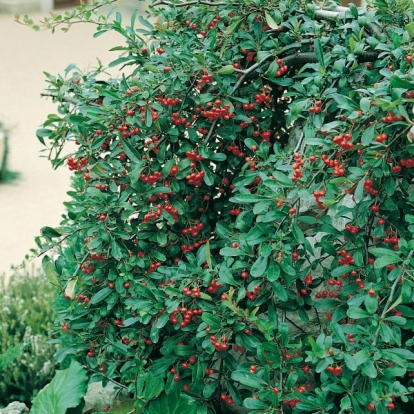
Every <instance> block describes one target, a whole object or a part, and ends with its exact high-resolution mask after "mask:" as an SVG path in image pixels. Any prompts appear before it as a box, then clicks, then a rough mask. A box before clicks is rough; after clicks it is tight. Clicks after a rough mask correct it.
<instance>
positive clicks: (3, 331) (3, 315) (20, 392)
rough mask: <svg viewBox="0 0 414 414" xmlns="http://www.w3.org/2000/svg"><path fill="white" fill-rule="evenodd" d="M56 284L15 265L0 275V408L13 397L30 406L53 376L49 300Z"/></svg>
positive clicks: (39, 273) (51, 301) (53, 297)
mask: <svg viewBox="0 0 414 414" xmlns="http://www.w3.org/2000/svg"><path fill="white" fill-rule="evenodd" d="M56 296H57V295H56V288H55V287H53V286H52V285H51V284H50V283H49V282H48V281H47V280H46V279H45V277H44V275H43V274H42V273H41V271H38V272H34V271H32V270H30V271H29V270H28V269H27V268H24V269H15V270H14V271H13V274H12V276H11V277H10V280H9V283H8V284H7V286H5V284H4V275H2V277H1V279H0V310H1V312H0V378H1V381H0V408H2V407H5V406H7V405H8V404H9V403H11V402H13V401H21V402H24V403H25V404H26V405H28V406H30V404H31V400H32V398H33V397H34V396H35V395H36V394H37V393H38V392H39V390H40V389H42V388H43V387H44V386H45V385H46V384H47V383H48V382H49V381H50V380H51V379H52V377H53V374H54V370H55V369H54V365H55V364H54V361H53V354H54V353H55V352H56V348H55V346H54V345H52V344H49V343H48V341H49V340H51V339H52V329H53V318H55V317H56V312H55V310H54V306H53V305H52V304H53V302H54V301H55V300H56Z"/></svg>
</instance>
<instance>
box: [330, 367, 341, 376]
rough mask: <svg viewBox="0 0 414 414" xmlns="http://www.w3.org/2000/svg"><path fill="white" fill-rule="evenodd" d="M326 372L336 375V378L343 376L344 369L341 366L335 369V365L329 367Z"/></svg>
mask: <svg viewBox="0 0 414 414" xmlns="http://www.w3.org/2000/svg"><path fill="white" fill-rule="evenodd" d="M326 370H327V371H328V372H330V373H331V374H332V375H334V376H335V377H337V376H339V375H341V374H342V368H341V367H340V366H336V367H334V366H333V365H329V366H328V367H327V368H326Z"/></svg>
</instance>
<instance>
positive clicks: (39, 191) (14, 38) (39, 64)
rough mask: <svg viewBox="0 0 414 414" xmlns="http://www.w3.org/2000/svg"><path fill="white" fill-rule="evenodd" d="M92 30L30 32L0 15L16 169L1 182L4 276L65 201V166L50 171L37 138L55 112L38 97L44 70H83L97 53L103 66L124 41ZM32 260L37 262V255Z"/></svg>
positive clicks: (1, 89) (1, 109) (3, 89)
mask: <svg viewBox="0 0 414 414" xmlns="http://www.w3.org/2000/svg"><path fill="white" fill-rule="evenodd" d="M43 16H44V15H33V16H31V17H33V19H34V20H35V21H36V20H39V19H40V18H42V17H43ZM94 30H95V28H94V26H92V25H86V24H77V25H74V26H73V27H72V29H71V30H69V32H67V33H63V32H61V31H60V30H57V31H56V33H55V34H53V35H52V34H51V32H50V31H44V32H34V31H32V30H31V29H29V28H28V27H26V26H22V25H20V24H17V23H15V22H14V21H13V16H10V15H4V14H0V62H1V63H0V120H2V121H3V122H4V123H5V124H6V126H7V127H8V128H9V130H10V154H9V170H11V171H16V172H19V173H20V177H19V178H18V179H17V180H14V181H13V182H11V183H9V184H0V275H2V274H4V275H5V277H6V280H7V277H8V275H9V274H10V272H11V270H10V268H11V266H12V265H13V266H18V265H20V264H21V263H22V261H23V260H24V259H25V255H31V252H30V249H32V248H34V247H35V243H34V238H35V237H36V236H37V235H39V233H40V232H39V230H40V228H41V227H43V226H46V225H47V226H56V225H58V224H59V222H60V218H61V215H62V214H63V213H64V211H65V210H64V206H63V202H64V201H65V200H67V199H68V196H67V195H66V192H67V191H69V177H70V172H69V170H67V169H66V168H61V169H58V170H52V168H51V165H50V163H49V161H47V159H46V158H41V156H42V154H41V153H40V151H41V150H42V148H43V146H42V145H41V144H40V142H39V141H38V140H37V138H36V129H37V128H38V127H39V126H40V125H41V123H42V122H43V121H44V120H45V119H46V117H47V115H48V114H49V113H53V112H55V111H56V106H55V105H54V104H53V103H52V102H51V100H45V99H44V98H40V93H41V92H42V91H43V90H44V89H45V88H46V87H47V84H46V83H45V81H44V79H45V76H44V74H43V71H45V72H48V73H50V74H53V75H57V74H64V69H65V68H66V67H67V66H68V65H69V64H71V63H75V64H76V65H77V66H78V67H79V68H81V69H85V68H86V67H88V66H94V65H95V64H96V58H97V57H99V59H100V60H101V61H102V63H103V64H108V63H109V62H110V61H111V60H113V59H115V58H116V53H117V52H109V49H110V48H111V47H113V46H116V45H121V44H123V39H122V37H121V36H120V35H118V34H115V33H108V34H106V35H103V36H100V37H98V38H96V39H94V38H93V37H92V35H93V33H94ZM31 262H32V263H34V266H36V267H37V266H39V265H40V259H35V260H34V261H31Z"/></svg>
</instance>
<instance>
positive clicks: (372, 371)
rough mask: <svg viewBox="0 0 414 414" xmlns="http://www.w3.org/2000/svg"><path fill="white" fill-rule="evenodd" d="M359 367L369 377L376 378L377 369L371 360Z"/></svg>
mask: <svg viewBox="0 0 414 414" xmlns="http://www.w3.org/2000/svg"><path fill="white" fill-rule="evenodd" d="M360 369H361V371H362V373H363V374H365V375H366V376H367V377H369V378H376V377H377V375H378V372H377V369H376V368H375V365H374V364H373V362H372V361H367V362H365V364H362V365H360Z"/></svg>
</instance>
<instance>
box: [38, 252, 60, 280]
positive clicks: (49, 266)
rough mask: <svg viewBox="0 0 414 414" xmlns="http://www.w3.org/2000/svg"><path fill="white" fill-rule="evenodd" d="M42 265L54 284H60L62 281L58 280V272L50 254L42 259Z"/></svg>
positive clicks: (48, 278)
mask: <svg viewBox="0 0 414 414" xmlns="http://www.w3.org/2000/svg"><path fill="white" fill-rule="evenodd" d="M42 267H43V271H44V272H45V275H46V277H47V280H48V281H49V282H50V283H51V284H52V285H54V286H59V287H60V283H59V280H58V273H57V272H56V270H55V266H54V265H53V263H52V261H51V260H50V258H49V257H48V256H45V257H44V258H43V260H42Z"/></svg>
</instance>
